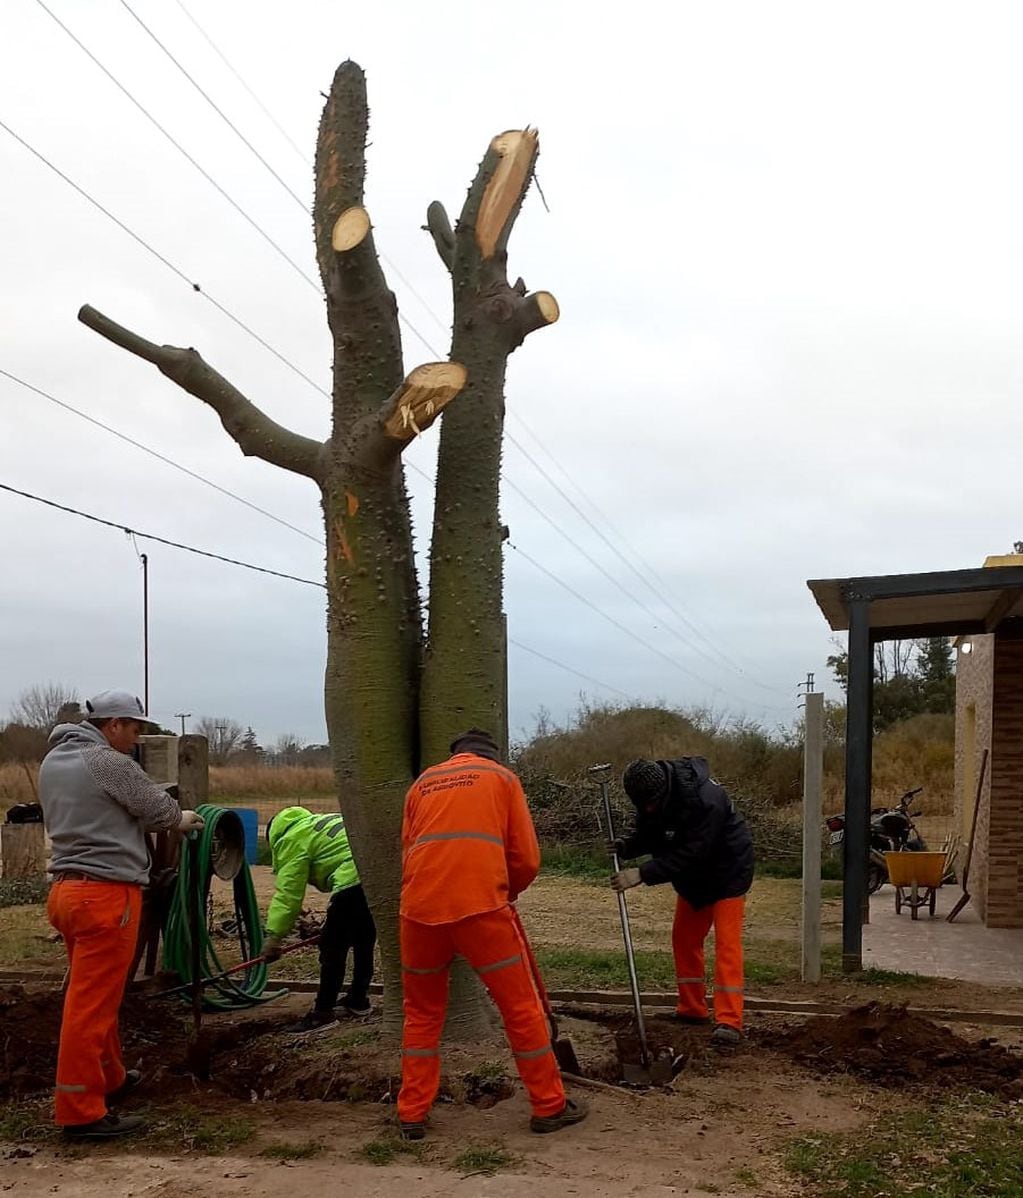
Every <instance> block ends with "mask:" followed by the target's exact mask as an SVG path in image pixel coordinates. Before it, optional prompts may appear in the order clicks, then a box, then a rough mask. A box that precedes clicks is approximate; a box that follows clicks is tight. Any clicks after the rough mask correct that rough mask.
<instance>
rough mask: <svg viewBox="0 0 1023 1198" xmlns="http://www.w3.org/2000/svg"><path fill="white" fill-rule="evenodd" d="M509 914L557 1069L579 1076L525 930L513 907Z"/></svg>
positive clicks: (580, 1069) (570, 1045) (575, 1060)
mask: <svg viewBox="0 0 1023 1198" xmlns="http://www.w3.org/2000/svg"><path fill="white" fill-rule="evenodd" d="M511 913H512V918H513V919H514V920H515V928H516V930H517V931H518V934H519V940H521V941H522V951H523V953H524V954H525V957H526V962H527V963H528V965H529V971H530V973H531V974H532V975H533V985H534V986H535V987H536V992H537V994H538V995H539V996H540V1004H541V1006H542V1007H543V1013H544V1014H545V1015H546V1016H547V1022H548V1023H549V1024H550V1027H551V1048H553V1049H554V1059H555V1060H556V1061H557V1062H558V1068H559V1069H560V1070H562V1071H563V1072H564V1073H572V1074H576V1075H578V1074H581V1073H582V1068H581V1067H580V1065H579V1058H578V1057H577V1056H576V1054H575V1045H574V1044H573V1043H572V1041H571V1040H570V1039H569V1038H568V1037H567V1036H559V1035H558V1020H557V1017H556V1016H555V1014H554V1008H553V1007H552V1006H551V997H550V995H549V994H548V993H547V987H546V986H545V985H544V981H543V976H542V975H541V973H540V966H539V965H538V964H537V961H536V957H535V956H534V954H533V946H532V945H531V944H530V943H529V937H528V936H527V935H526V929H525V928H524V927H523V926H522V920H521V919H520V918H519V913H518V911H516V909H515V907H514V905H513V906H512V908H511Z"/></svg>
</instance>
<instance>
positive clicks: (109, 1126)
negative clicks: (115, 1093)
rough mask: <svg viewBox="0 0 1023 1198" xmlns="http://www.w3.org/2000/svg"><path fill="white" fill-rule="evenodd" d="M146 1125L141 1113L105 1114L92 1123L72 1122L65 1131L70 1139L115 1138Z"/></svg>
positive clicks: (129, 1133) (65, 1134)
mask: <svg viewBox="0 0 1023 1198" xmlns="http://www.w3.org/2000/svg"><path fill="white" fill-rule="evenodd" d="M145 1125H146V1121H145V1119H143V1118H142V1116H141V1115H104V1116H103V1118H102V1119H96V1120H94V1121H93V1122H92V1123H72V1124H70V1125H69V1126H67V1127H65V1128H64V1129H63V1131H64V1136H65V1138H66V1139H68V1140H113V1139H115V1138H116V1137H117V1136H127V1135H131V1133H132V1132H133V1131H141V1129H142V1128H143V1127H145Z"/></svg>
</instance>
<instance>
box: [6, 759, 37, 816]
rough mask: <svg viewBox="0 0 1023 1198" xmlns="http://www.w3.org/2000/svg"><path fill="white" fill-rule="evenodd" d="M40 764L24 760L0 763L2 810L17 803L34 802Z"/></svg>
mask: <svg viewBox="0 0 1023 1198" xmlns="http://www.w3.org/2000/svg"><path fill="white" fill-rule="evenodd" d="M38 777H39V766H38V765H36V764H35V763H33V764H31V765H29V764H28V763H27V762H22V761H8V762H6V764H4V765H0V811H6V810H7V808H8V807H13V806H14V804H15V803H33V802H35V799H36V779H37V778H38Z"/></svg>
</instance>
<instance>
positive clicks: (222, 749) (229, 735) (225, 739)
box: [195, 715, 244, 765]
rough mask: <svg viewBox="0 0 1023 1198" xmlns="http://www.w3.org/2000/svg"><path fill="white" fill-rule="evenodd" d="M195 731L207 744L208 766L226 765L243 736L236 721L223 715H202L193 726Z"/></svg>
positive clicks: (240, 727)
mask: <svg viewBox="0 0 1023 1198" xmlns="http://www.w3.org/2000/svg"><path fill="white" fill-rule="evenodd" d="M195 730H196V732H197V733H198V734H199V735H200V736H205V737H206V739H207V741H208V742H209V752H210V765H227V762H228V760H229V759H230V757H231V754H232V753H234V752H235V751H236V750H237V749H238V747H239V745H240V744H241V739H242V736H243V734H244V733H243V729H242V726H241V724H239V723H238V721H237V720H231V719H228V717H227V716H223V715H204V716H203V717H202V719H201V720H199V721H198V723H197V724H196V725H195Z"/></svg>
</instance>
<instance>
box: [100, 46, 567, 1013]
mask: <svg viewBox="0 0 1023 1198" xmlns="http://www.w3.org/2000/svg"><path fill="white" fill-rule="evenodd" d="M368 122H369V112H368V108H367V103H366V85H365V77H364V75H363V72H362V70H361V68H360V67H358V66H357V65H356V64H355V63H353V62H345V63H342V65H341V66H340V67H339V68H338V70H337V72H336V73H335V76H334V80H333V84H332V86H331V90H330V95H329V97H328V98H327V102H326V104H325V106H324V109H323V115H322V118H321V121H320V129H319V137H318V141H317V148H316V179H315V200H314V205H313V218H314V219H313V225H314V234H315V241H316V257H317V261H318V264H319V269H320V276H321V279H322V281H323V287H324V291H325V294H326V302H327V323H328V326H329V328H330V332H331V336H332V338H333V355H334V356H333V366H334V381H333V396H332V400H333V424H332V433H331V436H330V438H329V439H328V440H327V441H326V442H325V443H320V442H318V441H314V440H312V439H310V438H308V437H303V436H300V435H298V434H296V433H293V432H291V431H289V430H288V429H285V428H283V427H282V426H281V425H279V424H277V423H276V422H274V421H273V420H271V419H270V418H269V417H267V416H266V415H265V414H264V413H263V412H261V411H260V410H259V409H258V408H257V407H256V406H255V405H254V404H253V403H252V402H251V401H250V400H249V399H248V398H247V397H246V396H244V395H242V393H241V392H240V391H238V389H237V388H236V387H234V386H232V384H231V383H229V382H228V381H227V379H225V378H224V377H223V376H222V375H220V374H219V373H218V372H217V371H216V370H215V369H214V368H213V367H212V366H210V365H209V364H208V363H207V362H205V361H204V360H203V358H202V357H200V355H199V354H198V353H197V352H196V351H195V350H194V349H182V348H176V347H174V346H168V345H156V344H154V343H152V342H150V341H148V340H146V339H145V338H143V337H140V336H139V335H138V334H136V333H134V332H131V331H130V330H128V329H126V328H123V327H122V326H120V325H118V324H116V323H115V322H114V321H112V320H110V319H109V318H108V317H106V316H104V315H103V314H102V313H100V312H97V311H95V310H94V309H92V308H90V307H88V306H86V307H84V308H83V309H82V310H81V312H80V313H79V319H80V320H82V321H83V322H84V323H85V324H87V325H88V326H89V327H90V328H92V329H94V330H95V331H96V332H98V333H100V334H102V335H103V336H104V337H106V338H107V339H108V340H110V341H112V342H113V343H114V344H115V345H119V346H121V347H122V348H124V349H126V350H128V351H129V352H131V353H133V354H135V355H137V356H138V357H140V358H143V359H145V360H146V361H148V362H151V363H153V364H154V365H155V366H156V367H157V368H158V369H159V370H160V371H161V372H162V373H163V374H164V375H166V376H167V377H168V378H170V379H171V380H172V381H174V382H175V383H177V384H178V385H179V386H180V387H182V388H184V389H185V390H186V391H189V392H190V393H191V394H192V395H194V396H196V397H197V398H198V399H200V400H202V401H203V402H204V403H206V404H208V405H209V406H210V407H211V408H213V410H214V411H215V412H216V413H217V415H218V416H219V417H220V420H221V423H222V424H223V425H224V428H225V429H226V430H227V432H228V433H229V434H230V436H232V437H233V438H234V440H235V441H236V442H237V443H238V445H239V447H240V448H241V450H242V452H243V453H245V454H249V455H253V456H256V457H260V458H262V459H264V460H265V461H267V462H271V463H273V464H275V465H278V466H281V467H283V468H284V469H286V470H290V471H293V472H295V473H297V474H302V475H304V476H306V477H307V478H309V479H310V480H311V481H312V482H314V483H315V484H316V486H317V487H318V488H319V490H320V495H321V497H322V504H323V514H324V520H325V525H326V540H327V595H328V620H327V625H328V650H327V669H326V684H325V699H326V715H327V727H328V731H329V736H330V744H331V753H332V757H333V762H334V769H335V773H336V776H337V781H338V786H339V797H340V802H341V806H342V808H343V810H344V812H345V816H346V820H347V824H348V827H349V829H350V832H351V835H352V840H353V845H354V847H355V851H356V854H357V856H358V860H359V869H360V874H361V876H362V878H363V882H364V884H365V886H366V891H367V894H368V896H369V900H370V904H371V906H372V908H373V911H374V914H375V916H376V919H377V924H378V929H379V932H380V941H381V949H382V957H383V965H384V984H385V992H386V995H387V999H386V1003H385V1018H386V1019H387V1020H388V1022H389V1023H392V1024H393V1022H394V1021H395V1020H396V1019H397V1018H398V1011H399V1009H400V1002H399V998H400V979H401V973H400V962H399V956H398V946H397V929H398V919H397V908H398V891H399V884H400V862H399V858H400V848H399V843H400V822H401V809H402V801H403V798H404V794H405V791H406V789H407V788H408V786H409V784H410V783H411V781H412V779H413V778H414V777H415V775H416V774H417V773H418V771H419V770H420V768H421V767H422V766H423V765H424V764H429V763H432V762H436V761H438V760H441V759H443V758H444V757H446V756H447V751H448V750H447V746H448V743H449V741H450V740H451V739H452V737H453V736H454V735H455V734H457V733H458V732H459V731H461V730H463V729H464V728H466V727H468V726H470V725H474V724H475V725H479V726H482V727H487V728H490V729H492V730H493V731H494V732H495V733H497V734H498V735H502V734H503V732H504V728H505V723H506V713H505V704H506V698H505V690H506V687H505V644H506V641H505V633H504V626H503V617H502V585H503V584H502V573H503V572H502V561H501V540H502V530H501V523H500V519H499V515H498V479H499V469H500V459H501V439H502V430H503V422H504V379H505V369H506V363H507V358H508V355H509V354H510V353H511V352H512V351H513V350H514V349H516V348H517V347H518V346H519V345H521V343H522V342H523V340H524V339H525V338H526V337H527V336H528V335H529V333H531V332H533V331H534V330H536V329H539V328H542V327H544V326H545V325H548V324H551V323H553V322H554V321H555V320H557V318H558V305H557V303H556V302H555V300H554V297H553V296H551V295H550V294H549V293H547V292H543V291H541V292H535V293H533V294H530V293H529V291H528V289H527V287H526V285H525V283H524V282H523V281H522V280H521V279H517V280H516V281H515V282H514V283H510V282H509V281H508V277H507V245H508V239H509V236H510V234H511V230H512V227H513V225H514V223H515V219H516V217H517V215H518V212H519V208H520V206H521V204H522V201H523V198H524V197H525V194H526V191H527V190H528V188H529V185H530V182H531V180H532V177H533V171H534V166H535V162H536V156H537V153H538V150H539V142H538V138H537V134H536V131H535V130H533V129H525V130H512V131H509V132H506V133H502V134H500V135H499V136H497V137H495V138H494V139H493V140H492V141H491V143H490V146H489V148H488V149H487V152H486V154H485V156H484V158H483V161H482V163H481V164H480V167H479V169H478V171H477V173H476V177H475V179H474V181H473V183H472V185H471V187H470V188H469V193H468V196H467V198H466V200H465V203H464V204H463V206H462V210H461V214H460V216H459V218H458V220H457V221H456V223H455V226H454V228H452V225H451V222H450V220H449V218H448V216H447V214H446V212H445V210H444V208H443V206H442V205H441V204H440V203H433V204H431V205H430V206H429V208H428V211H427V227H428V229H429V231H430V234H431V236H432V238H433V242H434V245H435V246H436V248H437V252H438V254H439V256H440V258H441V261H442V263H443V264H444V266H445V268H446V269H447V270H448V272H449V273H450V276H451V284H452V295H453V306H454V324H453V334H452V345H451V360H450V361H447V362H428V363H425V364H424V365H421V366H418V367H416V368H415V369H414V370H412V371H411V372H409V373H408V374H406V373H405V371H404V370H403V366H402V350H401V330H400V326H399V323H398V311H397V304H396V302H395V298H394V295H393V294H392V292H391V290H390V288H389V287H388V285H387V280H386V278H385V276H384V272H383V270H382V268H381V265H380V261H379V259H378V257H377V251H376V246H375V243H374V235H373V226H372V221H371V219H370V215H369V213H368V211H367V209H366V207H365V204H364V182H365V147H366V138H367V131H368ZM442 415H443V419H442V421H441V432H440V447H439V460H438V470H437V483H436V502H435V508H434V512H435V514H434V526H433V535H432V544H431V553H430V580H429V600H428V605H429V628H428V635H426V634H425V633H424V628H423V619H422V612H421V605H420V592H419V586H418V580H417V577H416V567H415V559H414V555H413V545H412V529H411V519H410V514H409V501H408V493H407V491H406V487H405V478H404V470H403V466H402V458H401V454H402V450H403V449H404V448H405V447H406V446H407V445H408V444H409V443H410V442H411V441H412V440H413V438H415V437H416V436H418V435H419V434H420V433H423V432H425V431H426V430H427V429H428V428H429V427H430V426H431V425H432V424H433V423H434V422H435V421H436V420H437V419H438V418H439V417H441V416H442ZM465 993H466V997H465V998H464V999H463V1000H462V1001H454V1002H453V1004H452V1012H451V1018H450V1019H449V1030H454V1031H455V1032H458V1031H460V1030H461V1031H466V1032H471V1031H474V1030H475V1029H476V1027H478V1017H479V1016H478V1012H479V1010H481V1008H480V1007H479V1004H474V1003H473V1001H472V999H471V998H469V997H468V993H469V992H468V991H466V992H465Z"/></svg>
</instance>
